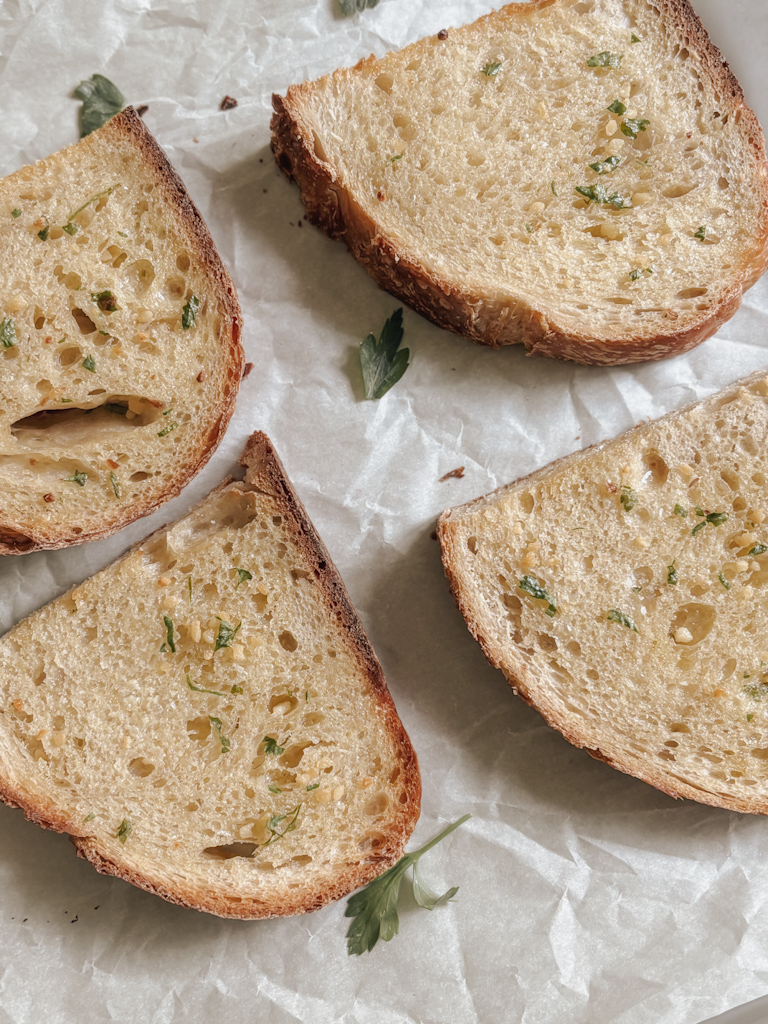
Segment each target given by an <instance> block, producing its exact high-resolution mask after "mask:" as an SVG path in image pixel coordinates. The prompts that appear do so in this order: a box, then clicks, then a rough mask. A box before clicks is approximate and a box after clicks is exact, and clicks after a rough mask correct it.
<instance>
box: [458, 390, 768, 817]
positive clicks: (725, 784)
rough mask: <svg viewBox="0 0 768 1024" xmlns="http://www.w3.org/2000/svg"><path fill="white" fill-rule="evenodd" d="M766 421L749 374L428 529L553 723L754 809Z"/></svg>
mask: <svg viewBox="0 0 768 1024" xmlns="http://www.w3.org/2000/svg"><path fill="white" fill-rule="evenodd" d="M767 430H768V379H766V378H765V377H764V375H758V376H756V377H753V378H748V379H747V381H745V382H743V383H741V384H739V385H735V386H733V387H731V388H729V389H727V390H726V391H723V392H720V393H719V394H717V395H715V396H714V397H712V398H710V399H708V400H706V401H704V402H702V403H700V404H697V405H694V406H691V407H690V408H688V409H685V410H683V411H681V412H678V413H674V414H672V415H671V416H668V417H665V418H664V419H661V420H659V421H657V422H654V423H650V424H647V425H642V426H640V427H638V428H636V429H635V430H633V431H630V432H629V433H627V434H625V435H623V436H621V437H619V438H618V439H616V440H614V441H611V442H609V443H606V444H603V445H598V446H597V447H595V448H591V449H587V450H586V451H584V452H578V453H576V454H575V455H571V456H568V457H567V458H565V459H562V460H560V461H559V462H556V463H554V464H553V465H552V466H550V467H547V468H546V469H543V470H541V471H539V472H537V473H535V474H533V475H532V476H530V477H527V478H525V479H523V480H521V481H518V482H517V483H515V484H512V485H511V486H509V487H507V488H504V489H503V490H502V491H500V492H497V493H496V494H493V495H489V496H488V497H487V498H484V499H480V500H479V501H477V502H474V503H472V504H470V505H467V506H463V507H460V508H456V509H453V510H450V511H448V512H446V513H444V515H443V517H442V519H441V527H440V539H441V544H442V547H443V558H444V562H445V566H446V571H447V573H448V576H449V578H450V579H451V582H452V586H453V589H454V593H455V594H456V597H457V600H458V603H459V607H460V608H461V610H462V612H463V614H464V616H465V618H466V620H467V623H468V625H469V627H470V629H471V631H472V632H473V633H474V635H475V636H476V637H477V639H478V640H480V642H481V644H482V646H483V648H484V650H485V652H486V654H487V655H488V657H489V659H490V660H491V662H492V663H493V664H494V665H496V666H498V667H500V668H502V670H503V671H504V672H505V674H506V675H507V677H508V679H509V681H510V683H511V684H512V685H513V686H514V687H515V688H516V689H517V690H518V691H519V693H520V694H521V695H522V696H523V697H524V698H525V699H526V700H527V701H529V702H530V703H531V704H533V705H534V706H535V707H537V708H538V709H539V710H540V711H541V712H542V714H543V715H544V716H545V718H546V719H547V721H548V722H549V723H550V724H551V725H553V726H555V727H556V728H557V729H559V730H560V731H561V732H562V733H563V734H564V735H565V737H566V738H567V739H569V740H570V741H571V742H572V743H575V744H576V745H577V746H581V747H587V748H589V750H590V752H591V753H593V754H595V756H598V757H600V758H602V759H603V760H606V761H608V762H609V763H610V764H612V765H614V766H615V767H617V768H620V769H621V770H622V771H625V772H628V773H630V774H633V775H637V776H638V777H639V778H641V779H644V780H645V781H646V782H649V783H651V784H652V785H654V786H657V787H658V788H659V789H662V790H664V791H665V792H667V793H669V794H670V795H673V796H685V797H689V798H691V799H694V800H699V801H702V802H703V803H708V804H713V805H718V806H723V807H728V808H732V809H734V810H739V811H751V812H754V813H760V814H765V813H768V650H767V649H766V648H768V644H766V636H767V635H768V605H767V604H766V600H765V590H766V586H768V530H766V505H767V504H768V503H767V501H766V482H767V481H768V464H767V463H766V459H765V456H764V453H763V448H762V446H761V445H760V442H759V439H760V438H762V437H764V436H765V434H766V431H767ZM639 540H643V543H642V544H638V541H639ZM532 552H533V553H534V554H535V556H536V557H535V560H531V559H530V558H529V555H530V554H531V553H532Z"/></svg>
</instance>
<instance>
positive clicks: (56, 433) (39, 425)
mask: <svg viewBox="0 0 768 1024" xmlns="http://www.w3.org/2000/svg"><path fill="white" fill-rule="evenodd" d="M68 351H70V352H72V351H75V352H77V353H78V354H79V355H82V352H81V351H80V350H79V349H69V350H68ZM62 354H63V353H62ZM101 395H106V392H104V391H103V390H101V391H100V392H99V396H101ZM94 397H95V396H94ZM159 416H160V412H159V410H158V409H157V408H156V405H155V404H154V403H153V402H152V401H151V400H149V399H145V398H141V397H139V396H122V395H118V396H114V397H109V396H107V400H106V401H105V402H103V404H96V405H90V406H87V407H81V406H75V405H68V406H65V407H64V408H56V409H42V410H39V411H38V412H35V413H32V414H31V415H29V416H25V417H24V418H23V419H20V420H16V422H15V423H12V424H11V434H12V435H13V437H14V438H16V440H17V441H18V442H19V443H20V444H22V445H24V446H25V447H27V448H33V449H35V450H37V451H39V450H40V449H41V448H49V447H51V446H54V447H58V448H61V447H65V448H66V446H67V445H71V444H73V443H77V442H80V441H88V440H92V439H93V438H95V437H98V436H99V435H104V436H110V435H113V434H115V433H117V432H120V431H124V430H131V429H133V428H134V427H142V426H145V425H147V424H150V423H154V422H155V421H156V419H158V418H159ZM147 475H148V474H147Z"/></svg>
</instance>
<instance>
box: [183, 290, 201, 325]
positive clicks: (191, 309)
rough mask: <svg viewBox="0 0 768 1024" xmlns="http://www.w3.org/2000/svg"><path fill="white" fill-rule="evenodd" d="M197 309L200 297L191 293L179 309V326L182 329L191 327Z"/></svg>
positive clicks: (198, 308)
mask: <svg viewBox="0 0 768 1024" xmlns="http://www.w3.org/2000/svg"><path fill="white" fill-rule="evenodd" d="M199 310H200V299H198V297H197V296H196V295H191V296H190V298H189V301H188V302H186V303H185V304H184V309H182V311H181V326H182V329H183V330H185V331H188V330H189V328H190V327H192V325H193V324H194V322H195V317H196V316H197V314H198V311H199Z"/></svg>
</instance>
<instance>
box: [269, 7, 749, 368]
mask: <svg viewBox="0 0 768 1024" xmlns="http://www.w3.org/2000/svg"><path fill="white" fill-rule="evenodd" d="M273 102H274V107H275V115H274V117H273V121H272V130H273V148H274V150H275V155H276V157H277V160H278V163H279V164H280V166H281V167H282V168H283V170H284V171H285V172H286V173H287V174H288V175H289V176H291V177H293V178H295V179H296V180H297V181H298V183H299V185H300V187H301V190H302V196H303V199H304V202H305V204H306V206H307V209H308V211H309V217H310V219H311V220H312V221H314V222H315V223H316V224H318V225H319V226H320V227H321V228H323V230H325V231H326V232H327V233H328V234H330V235H331V236H333V237H338V238H343V239H344V240H345V241H346V242H347V244H348V245H349V247H350V249H351V250H352V252H353V253H354V255H355V256H356V257H357V258H358V259H359V260H360V262H361V263H363V265H364V266H365V267H366V268H367V269H368V270H369V272H370V273H371V274H372V275H373V276H374V277H375V278H376V280H377V281H378V282H379V283H380V284H382V285H383V286H384V287H385V288H388V289H389V290H390V291H392V292H393V293H394V294H396V295H398V296H399V297H400V298H402V299H403V300H404V301H406V302H408V303H409V304H410V305H412V306H413V307H414V308H415V309H416V310H418V311H419V312H421V313H423V314H425V315H426V316H428V317H430V318H431V319H432V320H434V321H435V322H436V323H437V324H439V325H440V326H442V327H445V328H447V329H449V330H452V331H455V332H456V333H459V334H463V335H465V336H467V337H468V338H470V339H472V340H473V341H476V342H480V343H482V344H486V345H490V346H493V347H498V346H501V345H508V344H514V343H518V342H523V343H524V344H525V346H526V348H527V349H528V350H529V351H530V352H537V353H540V354H544V355H549V356H557V357H560V358H567V359H573V360H576V361H578V362H584V363H604V364H611V363H628V362H638V361H643V360H649V359H657V358H661V357H663V356H666V355H670V354H674V353H677V352H681V351H684V350H686V349H688V348H691V347H692V346H694V345H696V344H698V343H699V342H701V341H702V340H704V339H705V338H706V337H708V336H710V335H711V334H713V333H714V332H715V331H716V330H717V329H718V327H719V326H720V325H721V324H722V323H723V322H724V321H725V320H727V319H728V318H729V317H730V316H732V315H733V313H734V312H735V311H736V309H737V308H738V306H739V304H740V302H741V296H742V292H743V291H744V289H746V288H748V287H749V286H750V285H751V284H753V283H754V282H755V280H757V278H758V277H759V276H760V275H761V274H762V273H763V271H764V270H765V267H766V264H767V263H768V183H767V181H766V159H765V150H764V142H763V135H762V131H761V129H760V126H759V124H758V123H757V120H756V118H755V116H754V114H753V113H752V111H751V110H750V109H749V108H748V107H747V106H746V105H745V101H744V97H743V94H742V91H741V88H740V87H739V84H738V82H737V81H736V79H735V78H734V76H733V75H732V74H731V72H730V71H729V69H728V66H727V64H725V62H724V61H723V59H722V57H721V55H720V53H719V51H718V50H717V48H716V47H715V46H714V45H713V44H712V43H711V41H710V39H709V37H708V36H707V33H706V31H705V30H704V28H703V27H702V25H701V23H700V22H699V20H698V18H697V17H696V14H695V13H694V11H693V9H692V8H691V6H690V4H689V3H688V2H687V0H658V2H657V3H655V4H649V3H646V2H645V0H581V2H578V3H576V2H574V0H546V2H538V3H531V4H511V5H509V6H507V7H505V8H502V9H501V10H499V11H496V12H494V13H492V14H489V15H487V16H485V17H483V18H480V19H479V20H478V21H476V22H475V23H473V24H471V25H467V26H464V27H462V28H459V29H451V30H450V31H449V32H448V33H447V34H446V33H440V34H439V35H438V36H433V37H430V38H428V39H424V40H422V41H421V42H418V43H414V44H412V45H411V46H408V47H406V48H405V49H403V50H401V51H399V52H395V53H390V54H388V55H387V56H385V57H384V58H382V59H380V60H376V59H374V58H373V57H371V58H370V59H368V60H363V61H361V62H360V63H359V64H358V65H357V66H356V67H354V68H351V69H344V70H339V71H336V72H335V73H334V74H332V75H327V76H325V77H324V78H321V79H318V80H317V81H315V82H306V83H304V84H302V85H299V86H293V87H291V88H290V89H289V90H288V93H287V95H286V96H285V97H280V96H275V97H274V100H273Z"/></svg>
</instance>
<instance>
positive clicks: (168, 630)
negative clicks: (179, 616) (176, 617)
mask: <svg viewBox="0 0 768 1024" xmlns="http://www.w3.org/2000/svg"><path fill="white" fill-rule="evenodd" d="M163 622H164V623H165V642H166V644H167V645H168V650H169V651H170V652H171V654H175V653H176V644H175V643H174V640H173V619H169V618H168V616H167V615H164V616H163Z"/></svg>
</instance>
